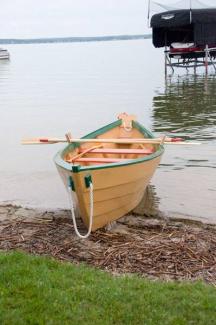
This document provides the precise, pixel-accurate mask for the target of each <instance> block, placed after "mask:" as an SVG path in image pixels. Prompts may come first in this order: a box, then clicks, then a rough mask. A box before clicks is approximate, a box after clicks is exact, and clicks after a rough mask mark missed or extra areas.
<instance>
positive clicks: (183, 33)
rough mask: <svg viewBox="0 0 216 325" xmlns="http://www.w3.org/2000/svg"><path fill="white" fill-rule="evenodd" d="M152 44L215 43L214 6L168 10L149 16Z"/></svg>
mask: <svg viewBox="0 0 216 325" xmlns="http://www.w3.org/2000/svg"><path fill="white" fill-rule="evenodd" d="M151 27H152V29H153V45H154V46H155V47H164V46H171V45H172V43H175V42H181V43H194V44H195V45H196V46H206V44H208V45H210V46H211V45H216V8H215V9H214V8H211V9H193V10H190V9H182V10H170V11H166V12H162V13H159V14H155V15H153V16H152V18H151Z"/></svg>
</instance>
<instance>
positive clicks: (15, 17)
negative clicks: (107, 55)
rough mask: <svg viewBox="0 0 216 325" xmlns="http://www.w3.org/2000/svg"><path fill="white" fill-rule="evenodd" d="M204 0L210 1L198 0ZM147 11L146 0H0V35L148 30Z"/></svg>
mask: <svg viewBox="0 0 216 325" xmlns="http://www.w3.org/2000/svg"><path fill="white" fill-rule="evenodd" d="M181 1H183V2H184V1H186V2H188V1H189V0H181ZM192 1H199V0H192ZM206 1H207V2H209V1H210V0H202V2H206ZM211 1H212V0H211ZM213 1H214V2H216V0H213ZM158 2H161V3H163V4H170V3H175V2H177V1H176V0H158ZM147 11H148V0H7V1H1V10H0V24H1V29H0V38H28V37H55V36H60V37H61V36H62V37H63V36H97V35H99V36H100V35H119V34H143V33H150V32H151V31H150V29H148V27H147Z"/></svg>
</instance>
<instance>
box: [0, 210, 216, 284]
mask: <svg viewBox="0 0 216 325" xmlns="http://www.w3.org/2000/svg"><path fill="white" fill-rule="evenodd" d="M78 225H79V228H80V229H81V230H83V232H85V231H86V230H85V228H84V227H83V225H82V223H81V222H79V223H78ZM0 249H1V250H12V249H21V250H24V251H26V252H30V253H33V254H40V255H49V256H53V257H55V258H58V259H60V260H65V261H69V262H73V263H80V262H85V263H87V264H89V265H93V266H95V267H98V268H101V269H104V270H107V271H109V272H112V273H114V274H125V273H127V274H128V273H130V274H131V273H136V274H139V275H141V276H145V277H146V276H147V277H149V278H153V279H156V278H160V279H163V280H183V279H184V280H197V279H202V280H204V281H206V282H208V283H211V284H214V285H216V227H215V226H213V225H206V224H202V223H194V222H185V221H176V220H170V219H156V218H145V217H140V216H137V215H128V216H126V217H124V218H121V219H119V220H118V222H116V223H115V224H114V225H113V226H112V227H111V229H109V230H105V229H104V230H98V231H96V232H95V233H93V234H92V235H91V236H90V237H89V239H87V240H81V239H79V238H77V236H76V235H75V233H74V229H73V225H72V222H71V218H70V212H69V211H66V210H62V211H55V212H46V211H37V210H33V209H23V208H21V207H14V206H5V207H0Z"/></svg>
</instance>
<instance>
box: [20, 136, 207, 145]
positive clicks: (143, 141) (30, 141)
mask: <svg viewBox="0 0 216 325" xmlns="http://www.w3.org/2000/svg"><path fill="white" fill-rule="evenodd" d="M161 140H162V139H161V138H152V139H149V138H148V139H147V138H129V139H125V138H124V139H111V138H110V139H101V138H95V139H87V138H86V139H84V138H83V139H74V138H72V139H70V141H68V140H66V139H60V138H35V139H24V140H22V144H26V145H27V144H29V145H30V144H53V143H61V142H67V143H76V142H79V143H88V142H89V143H119V144H132V143H141V144H161ZM164 144H176V145H200V144H201V143H200V142H184V141H183V142H182V141H176V139H175V138H166V140H165V141H164Z"/></svg>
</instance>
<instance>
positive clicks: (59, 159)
mask: <svg viewBox="0 0 216 325" xmlns="http://www.w3.org/2000/svg"><path fill="white" fill-rule="evenodd" d="M121 123H122V120H117V121H115V122H113V123H111V124H108V125H106V126H104V127H102V128H100V129H98V130H96V131H94V132H92V133H89V134H87V135H86V136H84V137H83V138H82V139H88V138H89V139H93V138H96V137H97V136H98V135H101V134H103V133H105V132H107V131H109V130H112V129H113V128H115V127H116V126H119V125H121ZM133 127H134V128H136V129H137V130H139V131H140V132H141V133H142V134H143V135H145V137H146V138H151V139H153V138H155V136H154V135H153V134H152V133H151V132H150V131H149V130H147V129H146V128H145V127H144V126H142V125H141V124H140V123H138V122H136V121H133ZM79 146H80V143H78V142H77V143H71V144H69V145H67V146H66V147H65V148H64V149H63V150H60V151H59V152H58V153H57V154H56V155H55V157H54V161H55V163H56V164H57V165H58V166H60V167H62V168H64V169H66V170H70V171H73V172H74V173H78V172H82V171H87V170H96V169H105V168H115V167H120V166H127V165H134V164H139V163H142V162H144V161H148V160H152V159H154V158H156V157H159V156H161V155H162V154H163V152H164V146H162V145H159V147H158V150H157V151H156V152H154V153H153V154H151V155H148V156H146V157H142V158H138V159H133V160H132V159H131V160H128V161H124V162H120V163H112V164H104V165H96V166H81V165H73V166H72V165H71V164H70V163H67V162H66V161H64V159H63V157H64V156H65V155H66V154H67V153H68V152H70V151H72V150H73V149H75V148H77V147H79Z"/></svg>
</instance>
